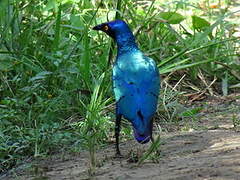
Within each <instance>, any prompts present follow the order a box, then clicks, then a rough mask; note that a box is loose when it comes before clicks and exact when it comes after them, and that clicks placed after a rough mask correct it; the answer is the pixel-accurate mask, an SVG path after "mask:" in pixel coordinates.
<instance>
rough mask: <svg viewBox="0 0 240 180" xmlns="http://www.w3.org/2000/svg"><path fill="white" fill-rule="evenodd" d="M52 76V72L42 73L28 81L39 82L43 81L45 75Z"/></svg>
mask: <svg viewBox="0 0 240 180" xmlns="http://www.w3.org/2000/svg"><path fill="white" fill-rule="evenodd" d="M50 74H52V72H49V71H43V72H40V73H38V74H37V75H36V76H34V77H32V78H31V79H30V80H29V81H35V80H40V79H45V78H46V76H47V75H50Z"/></svg>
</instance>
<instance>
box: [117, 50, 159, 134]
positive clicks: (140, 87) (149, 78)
mask: <svg viewBox="0 0 240 180" xmlns="http://www.w3.org/2000/svg"><path fill="white" fill-rule="evenodd" d="M113 86H114V93H115V97H116V100H117V111H118V113H119V114H122V115H123V116H124V117H125V118H126V119H128V120H129V121H130V122H132V124H133V126H134V128H135V129H136V130H138V131H139V132H140V133H142V132H144V131H146V128H149V127H148V124H149V121H150V120H151V118H152V116H153V115H154V113H155V111H156V109H157V101H158V94H159V88H160V79H159V72H158V69H157V67H156V65H155V62H154V61H153V60H152V59H150V58H148V57H146V56H144V55H143V54H142V53H141V51H139V50H137V51H134V52H130V53H126V54H123V55H120V56H118V57H117V60H116V62H115V64H114V67H113Z"/></svg>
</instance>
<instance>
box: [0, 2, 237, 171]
mask: <svg viewBox="0 0 240 180" xmlns="http://www.w3.org/2000/svg"><path fill="white" fill-rule="evenodd" d="M60 2H61V1H55V0H45V1H29V2H28V1H14V0H9V1H1V2H0V121H1V123H0V164H1V166H0V172H5V171H6V170H8V169H10V168H13V167H15V166H16V165H17V164H20V163H22V162H24V160H25V159H26V158H27V157H39V156H40V157H42V156H43V157H44V156H47V155H50V154H52V153H54V152H59V151H60V152H61V151H71V150H78V151H81V150H82V149H88V150H89V152H90V155H91V166H92V167H93V169H94V166H95V165H96V157H95V151H96V150H97V149H98V148H99V147H101V146H102V145H104V144H106V142H108V141H109V138H111V137H112V134H113V125H114V109H113V108H108V107H110V105H111V104H113V103H114V99H113V97H112V90H111V81H110V79H111V66H110V64H109V62H112V59H111V58H110V60H109V57H113V56H114V55H115V54H116V48H115V49H113V47H114V45H112V44H113V43H112V42H111V40H110V39H109V38H108V37H106V35H104V34H103V33H98V32H95V31H92V30H91V27H93V26H94V25H96V24H99V23H101V22H105V21H107V17H108V18H109V20H112V19H113V18H114V17H115V15H116V12H119V14H117V15H116V16H117V18H119V17H121V18H123V19H125V20H126V21H128V23H129V24H130V26H131V28H132V29H133V30H134V32H135V34H136V37H137V41H138V44H139V46H140V48H141V49H142V50H143V51H144V52H146V54H148V55H149V56H151V57H152V58H153V59H155V60H156V62H157V64H158V67H159V69H160V72H161V74H162V77H163V78H164V77H166V76H168V78H169V81H170V83H171V81H173V82H175V81H179V80H180V79H181V77H180V76H178V75H177V73H175V72H176V71H177V72H182V73H184V74H185V75H186V76H187V77H188V79H189V81H191V82H192V84H194V86H202V84H201V80H199V79H198V73H199V71H201V72H202V73H203V74H204V75H205V76H206V77H208V79H213V77H216V78H217V82H218V83H220V84H222V86H221V87H222V92H223V94H224V95H226V94H228V93H229V92H231V91H233V90H234V87H235V86H234V85H235V84H237V83H238V81H239V79H238V77H240V76H239V74H240V71H239V69H240V66H239V65H238V64H237V61H236V60H237V53H239V52H237V46H238V45H239V40H238V39H236V38H234V37H233V36H232V34H231V33H232V32H233V30H234V26H236V24H234V21H230V20H229V17H231V16H234V14H231V13H229V11H228V7H229V5H230V4H229V2H228V1H224V2H223V4H224V5H226V8H218V9H217V8H216V9H211V8H209V6H207V7H206V8H201V7H200V6H199V4H197V2H194V1H193V2H192V3H184V2H183V1H170V0H169V1H157V0H156V1H149V2H147V1H146V2H145V3H140V2H139V3H137V2H131V1H127V0H122V1H120V0H118V1H117V2H116V3H115V2H113V1H108V0H107V1H79V0H75V1H74V0H73V1H70V0H69V1H68V0H66V1H62V4H60ZM217 2H218V1H216V3H217ZM210 3H212V1H211V2H210V1H206V4H210ZM161 7H163V9H165V12H168V13H165V14H164V13H162V9H161ZM115 9H117V11H115ZM187 12H192V14H189V13H187ZM106 14H107V17H106ZM191 15H195V16H196V17H198V18H196V17H195V18H192V17H191ZM182 17H184V18H182ZM226 18H228V19H226ZM192 19H195V20H194V23H193V22H192ZM221 87H220V89H221ZM229 87H232V88H231V89H229ZM236 87H238V86H236ZM163 89H164V88H163ZM220 93H221V92H220ZM163 96H167V94H164V95H163ZM174 97H175V96H174ZM169 98H170V99H171V98H173V97H172V95H170V97H165V100H167V99H169ZM169 103H170V102H169V101H165V102H164V106H165V107H164V108H165V110H166V111H167V114H168V115H167V118H166V119H167V120H172V119H173V117H174V112H175V110H173V111H172V110H169V107H171V105H172V104H169ZM176 106H177V105H176ZM160 109H161V108H160ZM173 109H176V108H174V107H173ZM187 111H189V110H187ZM72 117H74V118H72ZM75 117H76V118H75ZM124 132H126V133H125V134H126V136H128V135H129V132H130V131H129V130H124ZM59 147H61V148H59Z"/></svg>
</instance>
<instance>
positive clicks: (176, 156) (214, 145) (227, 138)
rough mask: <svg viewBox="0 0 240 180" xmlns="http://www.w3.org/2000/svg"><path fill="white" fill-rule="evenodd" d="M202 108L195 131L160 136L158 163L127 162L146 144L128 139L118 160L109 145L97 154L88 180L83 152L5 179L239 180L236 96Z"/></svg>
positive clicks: (239, 113)
mask: <svg viewBox="0 0 240 180" xmlns="http://www.w3.org/2000/svg"><path fill="white" fill-rule="evenodd" d="M203 106H204V108H203V111H202V112H201V113H200V115H199V116H198V117H197V119H196V120H195V122H192V125H191V126H192V127H193V129H191V128H190V129H188V131H175V132H165V133H161V142H162V144H161V145H160V147H159V152H160V156H159V158H158V159H155V160H147V161H145V162H144V163H143V164H142V165H141V166H140V167H138V166H137V165H136V163H130V162H129V152H131V151H134V150H136V149H137V148H140V149H144V148H145V149H146V148H148V146H149V145H144V146H143V145H138V144H137V143H136V142H135V141H134V140H132V141H127V142H124V143H121V146H120V148H121V150H122V154H123V156H124V157H123V158H122V159H115V158H113V157H114V152H115V151H114V146H113V145H111V146H109V147H107V148H104V149H102V150H100V151H99V152H97V154H96V157H97V159H98V162H99V167H97V168H96V173H95V175H94V176H91V177H90V176H89V155H88V153H87V152H84V153H80V154H61V155H55V156H52V157H49V158H47V159H45V160H41V161H38V162H37V163H35V165H33V164H34V163H32V165H31V167H30V168H25V170H24V171H21V172H20V173H19V172H18V173H15V174H14V173H13V175H11V176H9V177H5V178H3V179H20V180H25V179H31V180H44V179H51V180H67V179H73V180H75V179H76V180H79V179H80V180H83V179H100V180H101V179H103V180H105V179H117V180H123V179H131V180H132V179H158V180H159V179H164V180H170V179H178V180H180V179H182V180H188V179H205V180H206V179H209V180H210V179H211V180H215V179H217V180H230V179H234V180H238V179H239V180H240V132H238V127H237V126H240V125H239V124H238V123H240V100H239V97H238V98H237V99H234V98H233V99H231V98H230V100H229V99H228V100H227V101H226V100H223V101H216V102H213V101H211V103H210V104H208V105H203ZM233 122H235V127H234V125H233V124H234V123H233ZM194 129H195V130H194Z"/></svg>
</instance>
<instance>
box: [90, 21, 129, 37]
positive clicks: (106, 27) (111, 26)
mask: <svg viewBox="0 0 240 180" xmlns="http://www.w3.org/2000/svg"><path fill="white" fill-rule="evenodd" d="M93 30H98V31H99V30H100V31H103V32H105V33H106V34H107V35H109V36H110V37H112V38H113V39H115V40H116V39H117V38H118V37H119V36H132V32H131V30H130V28H129V27H128V25H127V23H125V22H124V21H123V20H115V21H110V22H106V23H102V24H99V25H97V26H95V27H93Z"/></svg>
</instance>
